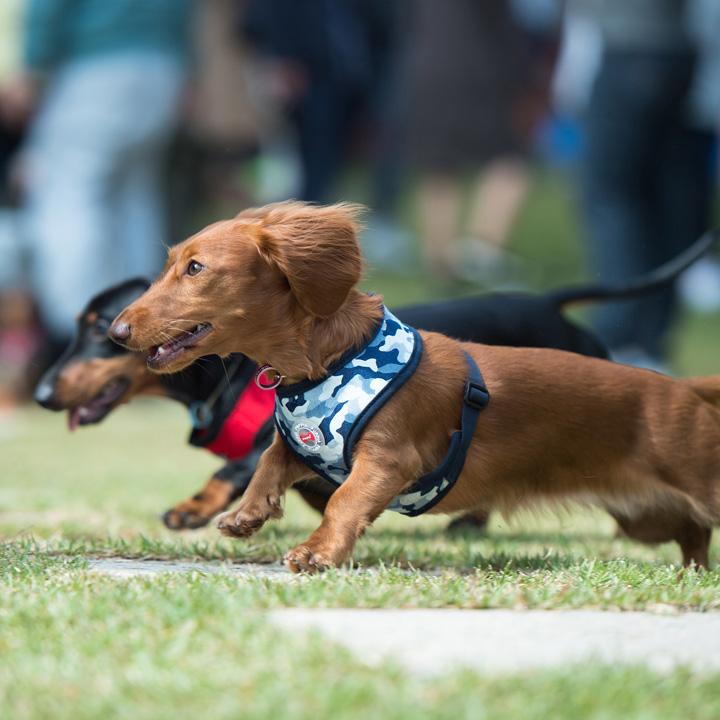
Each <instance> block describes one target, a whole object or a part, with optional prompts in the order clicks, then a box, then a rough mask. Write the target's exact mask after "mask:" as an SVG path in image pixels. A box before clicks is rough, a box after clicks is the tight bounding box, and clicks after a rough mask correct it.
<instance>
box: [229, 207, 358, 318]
mask: <svg viewBox="0 0 720 720" xmlns="http://www.w3.org/2000/svg"><path fill="white" fill-rule="evenodd" d="M266 210H267V212H265V213H264V214H263V215H262V217H260V218H258V219H259V220H260V223H259V227H258V229H257V232H256V233H255V242H256V245H257V248H258V252H259V253H260V256H261V257H262V258H263V259H264V260H265V261H266V262H267V263H269V264H271V265H274V266H275V267H277V268H278V269H279V270H280V272H281V273H282V274H283V275H284V276H285V278H286V279H287V281H288V285H289V286H290V290H291V292H292V294H293V296H294V297H295V299H296V301H297V302H298V304H299V305H300V306H301V307H302V308H303V309H304V310H306V311H307V312H308V313H310V314H311V315H315V316H316V317H329V316H330V315H332V314H333V313H334V312H336V311H337V310H338V309H339V308H340V306H341V305H342V304H343V303H344V302H345V299H346V298H347V296H348V293H349V292H350V290H352V288H353V287H354V286H355V285H356V284H357V283H358V282H359V281H360V278H361V276H362V256H361V254H360V247H359V245H358V241H357V233H358V221H357V217H358V215H359V214H360V213H361V212H362V211H363V208H362V207H361V206H359V205H352V204H349V203H339V204H337V205H329V206H324V207H319V206H314V205H308V204H305V203H299V202H287V203H278V204H276V205H272V206H269V207H268V208H266ZM239 217H242V218H243V219H244V217H248V219H250V218H253V219H254V218H255V217H257V216H256V215H245V213H241V215H240V216H239Z"/></svg>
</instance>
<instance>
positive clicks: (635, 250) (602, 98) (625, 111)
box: [583, 53, 688, 359]
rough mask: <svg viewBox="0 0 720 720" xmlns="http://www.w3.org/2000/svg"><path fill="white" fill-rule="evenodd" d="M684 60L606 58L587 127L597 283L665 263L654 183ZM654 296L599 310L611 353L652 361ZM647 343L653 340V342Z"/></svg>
mask: <svg viewBox="0 0 720 720" xmlns="http://www.w3.org/2000/svg"><path fill="white" fill-rule="evenodd" d="M685 59H686V58H685V56H684V55H678V56H674V55H668V54H659V55H653V54H649V53H648V54H645V53H643V54H629V53H624V54H618V55H610V54H609V55H608V57H606V58H605V60H604V63H603V66H602V68H601V71H600V74H599V76H598V79H597V81H596V85H595V88H594V90H593V95H592V98H591V102H590V107H589V109H588V120H587V124H586V143H587V144H586V156H585V159H584V168H583V170H584V188H583V190H584V194H585V216H586V223H587V228H588V238H589V241H590V249H591V256H592V259H593V263H594V268H595V271H596V275H597V276H598V278H599V279H600V280H602V281H604V282H608V283H615V282H618V281H621V280H623V279H626V278H629V277H632V276H634V275H638V274H640V273H642V272H645V271H647V270H649V269H651V268H653V267H655V266H657V265H658V264H660V263H661V262H662V261H663V259H664V247H665V243H664V242H663V240H662V232H663V228H662V225H661V221H660V219H659V218H658V198H657V193H656V191H655V178H656V176H657V173H658V167H659V166H658V155H659V153H660V150H661V148H662V145H663V139H664V137H665V133H666V128H667V126H668V123H669V122H670V121H671V119H672V118H673V117H674V116H675V115H677V112H678V110H677V109H678V107H679V98H681V96H682V91H683V89H684V88H685V87H686V86H687V78H688V73H687V63H685V62H683V61H684V60H685ZM662 313H663V307H662V303H658V296H657V294H654V295H651V296H647V297H645V298H642V299H639V300H634V301H629V302H624V303H608V304H607V305H605V306H602V307H600V308H598V310H597V312H596V326H597V329H598V332H599V333H600V334H601V336H602V337H603V339H604V340H605V341H606V342H607V343H608V345H609V346H610V347H611V348H612V349H618V348H627V347H630V346H639V347H641V348H642V350H644V351H645V352H646V353H647V354H649V355H653V356H655V359H659V358H658V357H657V353H659V351H660V346H661V342H660V341H659V340H658V330H657V328H658V326H659V320H658V318H659V317H660V316H661V315H662ZM650 336H652V339H651V337H650Z"/></svg>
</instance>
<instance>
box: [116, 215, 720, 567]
mask: <svg viewBox="0 0 720 720" xmlns="http://www.w3.org/2000/svg"><path fill="white" fill-rule="evenodd" d="M357 212H358V208H356V207H355V206H350V205H344V204H341V205H335V206H331V207H323V208H318V207H312V206H308V205H304V204H301V203H280V204H276V205H270V206H268V207H266V208H259V209H254V210H251V211H246V212H244V213H241V214H240V215H238V216H237V217H236V218H235V219H233V220H228V221H224V222H220V223H216V224H215V225H212V226H210V227H209V228H207V229H206V230H203V231H202V232H200V233H199V234H197V235H195V236H194V237H192V238H190V239H189V240H187V241H185V242H184V243H182V244H181V245H179V246H177V247H175V248H173V249H172V250H170V253H169V258H168V263H167V265H166V267H165V270H164V272H163V274H162V275H161V277H160V278H159V279H158V280H157V281H156V282H155V284H154V285H153V286H152V287H151V288H150V289H149V290H148V292H147V293H146V294H145V295H144V296H143V297H141V298H140V299H139V300H137V301H136V302H134V303H133V304H132V305H131V306H130V307H129V308H127V309H126V310H125V311H124V312H123V313H121V315H120V316H119V317H118V318H117V319H116V321H115V323H116V324H117V323H127V324H129V325H130V335H129V337H127V338H126V339H125V342H126V344H127V345H128V346H129V347H131V348H132V349H137V350H146V349H148V348H150V347H151V346H153V345H156V344H158V343H162V342H164V340H165V339H167V337H168V333H171V334H173V333H174V334H176V333H178V332H181V331H182V330H184V329H187V328H191V327H193V326H194V325H196V324H197V323H206V322H209V323H211V324H212V326H213V331H212V333H211V334H210V335H208V336H207V337H205V338H204V339H201V340H200V342H199V343H198V344H197V346H196V347H192V348H189V349H187V350H185V351H183V352H182V353H181V354H180V356H179V357H176V358H175V359H173V361H172V362H171V363H170V364H169V365H167V366H166V367H164V368H163V371H169V372H173V371H177V370H179V369H180V368H182V367H184V366H186V365H187V364H189V363H190V362H192V361H194V360H195V359H196V358H197V357H199V356H201V355H206V354H210V353H220V354H224V353H230V352H242V353H245V354H246V355H248V356H249V357H251V358H252V359H254V360H255V361H256V362H258V363H269V364H271V365H272V366H273V367H275V368H276V369H277V370H278V371H279V372H281V373H282V374H283V375H284V376H285V378H286V382H295V381H298V380H301V379H304V378H320V377H322V376H323V374H324V373H325V368H327V367H328V365H329V364H330V363H332V362H333V360H335V359H336V358H338V357H340V356H341V355H342V354H343V353H344V352H346V351H347V350H348V349H349V348H352V347H353V346H357V345H360V344H361V343H362V342H363V341H364V340H366V339H368V337H369V336H370V334H371V333H372V331H373V328H374V327H375V326H376V323H377V321H378V319H379V318H380V316H381V300H380V299H379V298H377V297H371V296H367V295H365V294H361V293H360V292H358V291H357V290H356V289H355V285H356V284H357V282H358V281H359V279H360V276H361V272H362V262H361V257H360V253H359V249H358V244H357V239H356V234H357V224H356V217H357ZM191 260H194V261H196V262H199V263H201V264H202V265H203V266H204V269H203V270H202V271H201V272H199V273H198V274H196V275H194V276H191V275H189V274H187V267H188V264H189V263H190V261H191ZM167 318H172V319H173V322H172V324H171V325H170V326H168V324H167V320H166V319H167ZM421 334H422V336H423V340H424V344H425V349H424V353H423V356H422V360H421V362H420V364H419V367H418V369H417V371H416V372H415V374H414V375H413V376H412V377H411V378H410V379H409V380H408V381H407V382H406V384H405V385H404V386H403V387H402V388H401V389H400V390H399V391H398V392H397V393H396V394H395V395H394V396H393V397H392V398H391V399H390V400H389V401H388V402H387V404H386V405H384V406H383V407H382V409H381V410H379V411H378V413H377V414H376V415H375V416H374V417H373V418H372V420H371V421H370V422H369V423H368V426H367V428H366V430H365V431H364V433H363V435H362V436H361V438H360V439H359V440H358V442H357V445H356V449H355V454H354V458H353V469H352V472H351V474H350V476H349V477H348V479H347V481H346V482H345V483H344V484H343V485H342V486H341V487H340V488H339V489H338V490H337V491H336V492H335V493H334V494H333V496H332V498H331V499H330V501H329V502H328V505H327V508H326V511H325V514H324V517H323V520H322V523H321V524H320V526H319V527H318V529H317V530H316V531H315V532H314V533H313V534H312V535H311V536H310V537H309V538H308V540H307V541H306V542H304V543H302V544H301V545H300V546H298V547H297V548H295V549H294V550H292V551H290V553H288V555H287V557H286V559H287V562H288V564H289V566H290V567H291V568H292V569H293V570H316V569H322V568H324V567H329V566H335V565H338V564H340V563H342V562H344V561H345V560H347V559H348V558H349V557H350V555H351V553H352V550H353V547H354V545H355V542H356V540H357V538H358V537H359V536H360V535H361V534H362V533H363V531H364V530H365V528H366V527H367V526H368V525H369V524H370V523H371V522H373V520H374V519H375V518H376V517H377V516H378V515H379V514H380V513H381V512H382V511H383V510H384V509H385V508H386V507H387V505H388V503H389V502H390V501H391V500H392V499H393V498H394V497H395V496H396V495H398V494H399V493H400V492H402V491H403V490H404V489H406V488H408V487H409V486H410V485H412V483H413V482H414V481H415V480H417V478H418V477H419V476H420V475H422V474H423V473H426V472H428V471H430V470H432V469H433V468H434V467H436V466H437V465H438V463H439V462H440V460H441V459H442V457H443V456H444V454H445V452H446V451H447V447H448V441H449V437H450V435H451V433H452V432H453V431H454V430H456V429H457V427H458V423H459V418H460V413H461V408H462V402H463V400H462V396H463V387H464V383H465V379H466V374H467V366H466V362H465V359H464V357H463V352H462V351H463V350H465V351H467V352H468V353H470V354H471V355H472V356H473V358H474V359H475V360H476V362H477V364H478V365H479V367H480V368H481V370H482V372H483V374H484V376H485V379H486V382H487V385H488V387H489V389H490V393H491V396H492V400H491V403H490V406H489V407H488V408H487V409H486V410H485V411H484V412H483V413H482V415H481V417H480V420H479V422H478V426H477V430H476V433H475V437H474V440H473V443H472V445H471V447H470V450H469V452H468V455H467V460H466V463H465V467H464V470H463V472H462V474H461V476H460V478H459V479H458V481H457V483H456V485H455V487H454V488H453V489H452V490H451V492H450V493H449V494H448V495H447V496H446V497H445V498H444V499H443V500H442V502H440V503H439V504H438V505H437V506H436V507H435V508H434V509H433V512H455V511H458V510H467V509H473V508H478V507H483V508H498V509H501V510H508V509H512V508H515V507H517V506H519V505H531V504H533V503H536V502H538V501H540V500H557V501H565V500H578V501H582V502H590V503H592V504H596V505H599V506H601V507H604V508H606V509H607V510H608V511H609V512H610V513H611V514H612V515H613V516H614V517H615V518H616V519H617V520H618V522H619V523H620V524H621V526H622V527H623V529H624V530H625V532H626V533H627V534H628V535H630V536H631V537H636V538H637V539H639V540H642V541H645V542H664V541H669V540H676V541H677V542H678V543H679V544H680V547H681V549H682V554H683V562H684V563H685V564H691V563H696V564H697V565H703V566H706V565H707V564H708V545H709V540H710V534H711V528H712V526H713V525H714V524H716V523H717V522H718V520H719V519H720V492H719V490H718V488H719V487H720V447H719V443H718V441H719V440H720V411H719V410H718V409H717V408H716V405H715V403H716V401H717V400H718V399H719V398H720V378H702V379H694V380H690V381H681V380H673V379H671V378H669V377H666V376H663V375H660V374H657V373H653V372H649V371H644V370H638V369H634V368H630V367H625V366H621V365H616V364H613V363H610V362H607V361H603V360H595V359H592V358H587V357H583V356H580V355H575V354H572V353H566V352H562V351H557V350H541V349H513V348H503V347H491V346H485V345H476V344H468V343H459V342H457V341H455V340H452V339H450V338H447V337H445V336H443V335H438V334H435V333H425V332H423V333H421ZM311 474H312V473H311V471H309V470H308V468H307V467H306V466H305V465H303V464H302V463H301V462H300V461H299V460H297V458H296V457H295V456H294V455H293V454H292V453H291V452H290V451H289V450H288V449H287V448H286V446H285V445H284V444H283V442H282V441H281V440H280V439H279V437H276V438H275V440H274V442H273V444H272V446H271V447H270V448H269V449H268V450H267V451H266V452H265V454H264V455H263V457H262V459H261V460H260V463H259V465H258V468H257V472H256V474H255V477H254V478H253V480H252V482H251V484H250V487H249V488H248V490H247V492H246V493H245V495H244V496H243V498H242V499H241V500H240V503H239V505H238V506H237V508H236V509H235V510H234V511H231V512H228V513H225V514H223V515H221V516H220V518H219V520H218V527H219V528H220V529H221V531H222V532H223V533H224V534H226V535H231V536H238V537H245V536H248V535H250V534H252V533H253V532H255V531H256V530H257V529H258V528H259V527H260V526H262V525H263V523H264V522H265V521H266V520H268V519H269V518H273V517H279V516H280V515H281V514H282V510H281V499H282V496H283V494H284V493H285V491H286V490H287V488H288V487H290V486H291V485H293V484H294V483H296V482H298V481H300V480H303V479H305V478H308V477H309V476H310V475H311Z"/></svg>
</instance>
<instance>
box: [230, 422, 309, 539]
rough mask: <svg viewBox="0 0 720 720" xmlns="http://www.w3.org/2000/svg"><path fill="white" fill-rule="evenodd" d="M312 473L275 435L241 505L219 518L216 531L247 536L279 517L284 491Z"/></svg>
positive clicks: (235, 535) (261, 459) (280, 515)
mask: <svg viewBox="0 0 720 720" xmlns="http://www.w3.org/2000/svg"><path fill="white" fill-rule="evenodd" d="M309 474H312V471H310V470H309V469H308V468H307V466H305V465H303V464H302V463H301V462H300V461H299V460H298V459H297V458H296V457H295V456H294V455H293V454H292V453H291V452H290V450H288V449H287V447H286V446H285V443H284V442H283V441H282V440H281V438H280V437H279V436H278V435H277V434H276V435H275V438H274V440H273V442H272V445H270V447H269V448H268V449H267V450H266V451H265V452H264V453H263V454H262V456H261V457H260V461H259V462H258V465H257V469H256V470H255V474H254V475H253V478H252V480H251V481H250V484H249V485H248V488H247V490H246V491H245V493H244V494H243V496H242V499H241V500H240V504H239V505H238V506H237V507H236V508H235V509H234V510H230V511H229V512H226V513H223V514H222V515H220V516H219V517H218V522H217V526H218V530H220V532H221V533H222V534H223V535H228V536H229V537H249V536H250V535H252V534H253V533H255V532H257V531H258V530H259V529H260V528H261V527H262V526H263V525H264V524H265V522H266V521H267V520H269V519H270V518H280V517H282V514H283V511H282V504H281V500H282V497H283V495H284V494H285V491H286V490H287V489H288V488H289V487H291V486H292V485H293V484H295V483H296V482H297V481H298V480H302V479H303V478H305V477H307V476H308V475H309Z"/></svg>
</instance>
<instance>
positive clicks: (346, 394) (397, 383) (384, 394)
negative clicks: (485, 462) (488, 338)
mask: <svg viewBox="0 0 720 720" xmlns="http://www.w3.org/2000/svg"><path fill="white" fill-rule="evenodd" d="M422 349H423V343H422V338H421V337H420V335H419V334H418V332H417V330H415V329H414V328H412V327H409V326H407V325H404V324H403V323H402V322H400V320H398V319H397V318H396V317H395V316H394V315H393V314H392V313H391V312H390V311H389V310H388V309H387V308H384V317H383V320H382V323H381V324H380V327H379V329H378V330H377V332H376V333H375V335H374V337H373V338H372V339H371V340H370V341H369V342H368V343H367V344H366V345H365V346H364V347H362V348H361V349H360V350H357V349H353V350H352V351H350V352H349V353H348V354H347V355H345V356H344V357H342V358H340V360H338V361H337V362H336V363H335V364H334V366H333V367H331V368H330V370H329V371H328V375H327V376H326V377H325V378H323V379H322V380H317V381H313V380H305V381H302V382H299V383H296V384H294V385H285V386H283V385H280V386H279V387H278V388H277V391H276V399H275V425H276V426H277V429H278V431H279V433H280V436H281V437H282V439H283V440H284V441H285V444H286V445H287V446H288V447H289V448H290V449H291V450H292V451H293V452H294V453H295V455H297V457H298V458H299V459H300V460H301V461H302V462H303V463H305V464H306V465H307V466H308V467H310V468H311V469H312V470H313V471H314V472H316V473H317V474H318V475H320V476H321V477H323V478H325V479H326V480H328V481H330V482H331V483H332V484H333V485H335V486H337V487H339V486H340V485H342V483H343V482H344V481H345V480H346V479H347V477H348V476H349V474H350V471H351V469H352V455H353V449H354V447H355V443H356V442H357V440H358V438H359V437H360V435H361V434H362V432H363V430H364V429H365V426H366V425H367V423H368V421H369V420H370V419H371V418H372V417H373V415H374V414H375V413H376V412H377V411H378V410H379V409H380V408H381V407H382V406H383V405H384V404H385V403H386V402H387V401H388V400H389V399H390V397H392V395H393V394H394V393H395V392H396V391H397V390H398V389H399V388H400V387H402V385H403V384H404V383H405V382H406V381H407V379H408V378H409V377H410V376H411V375H412V374H413V372H415V369H416V368H417V366H418V363H419V362H420V357H421V355H422ZM465 356H466V359H467V363H468V369H469V374H468V380H467V382H466V384H465V395H464V403H463V410H462V418H461V424H460V430H458V431H456V432H454V433H453V434H452V437H451V438H450V448H449V449H448V452H447V455H446V456H445V458H444V459H443V461H442V462H441V463H440V465H439V466H438V467H437V468H435V469H434V470H433V471H432V472H430V473H428V474H427V475H423V476H422V477H421V478H420V479H419V480H418V481H417V482H416V483H415V484H414V485H413V486H412V487H410V488H409V489H408V490H407V492H404V493H402V494H401V495H398V496H397V497H396V498H395V499H394V500H393V501H392V503H391V504H390V505H389V506H388V508H389V509H390V510H394V511H396V512H399V513H402V514H403V515H410V516H415V515H420V514H421V513H424V512H426V511H428V510H429V509H430V508H432V507H433V506H434V505H436V504H437V503H438V502H440V500H442V498H443V497H445V495H446V494H447V493H448V492H449V491H450V490H451V489H452V487H453V486H454V484H455V481H456V480H457V479H458V477H459V476H460V473H461V472H462V469H463V465H464V464H465V456H466V454H467V450H468V448H469V447H470V442H471V441H472V437H473V434H474V432H475V427H476V425H477V421H478V416H479V415H480V411H481V410H483V409H484V408H485V407H486V406H487V404H488V402H489V400H490V394H489V393H488V390H487V388H486V386H485V382H484V380H483V377H482V374H481V373H480V370H479V369H478V367H477V365H476V364H475V361H474V360H473V359H472V358H471V357H470V355H468V354H467V353H465Z"/></svg>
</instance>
